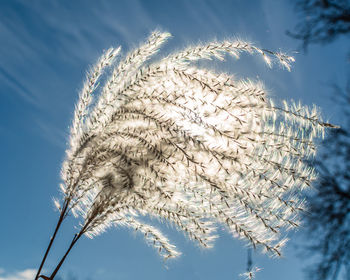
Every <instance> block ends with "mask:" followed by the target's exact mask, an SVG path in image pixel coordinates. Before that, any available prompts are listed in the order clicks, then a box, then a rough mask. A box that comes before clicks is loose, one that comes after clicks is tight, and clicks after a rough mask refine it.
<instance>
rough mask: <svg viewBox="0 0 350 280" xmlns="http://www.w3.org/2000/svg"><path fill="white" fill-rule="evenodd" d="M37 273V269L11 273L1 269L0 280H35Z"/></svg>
mask: <svg viewBox="0 0 350 280" xmlns="http://www.w3.org/2000/svg"><path fill="white" fill-rule="evenodd" d="M35 273H36V269H32V268H28V269H24V270H19V271H15V272H9V273H7V272H6V271H5V269H3V268H0V280H33V278H34V276H35Z"/></svg>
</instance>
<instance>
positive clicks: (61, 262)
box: [43, 219, 92, 280]
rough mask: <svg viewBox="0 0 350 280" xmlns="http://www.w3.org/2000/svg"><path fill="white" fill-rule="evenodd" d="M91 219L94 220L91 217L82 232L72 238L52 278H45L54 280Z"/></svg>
mask: <svg viewBox="0 0 350 280" xmlns="http://www.w3.org/2000/svg"><path fill="white" fill-rule="evenodd" d="M91 221H92V220H91V219H90V220H89V221H88V222H87V223H86V224H85V225H84V226H83V227H82V229H81V230H80V232H79V233H77V234H75V235H74V237H73V240H72V242H71V244H70V245H69V247H68V249H67V251H66V253H65V254H64V256H63V257H62V259H61V260H60V262H59V263H58V265H57V266H56V268H55V270H54V271H53V272H52V274H51V276H50V278H48V277H46V276H44V277H43V278H44V279H48V280H53V279H54V277H55V276H56V274H57V272H58V270H59V269H60V268H61V266H62V264H63V262H64V261H65V259H66V257H67V256H68V254H69V252H70V251H71V250H72V248H73V246H74V245H75V243H76V242H77V241H78V240H79V238H80V237H82V236H83V234H84V233H85V231H86V230H87V228H88V226H89V224H90V222H91Z"/></svg>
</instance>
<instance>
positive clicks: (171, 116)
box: [60, 31, 331, 258]
mask: <svg viewBox="0 0 350 280" xmlns="http://www.w3.org/2000/svg"><path fill="white" fill-rule="evenodd" d="M169 37H170V34H169V33H161V32H158V31H156V32H154V33H152V34H151V36H150V37H149V39H148V41H147V42H146V43H144V44H143V45H141V46H140V47H139V48H138V49H136V50H134V51H132V52H130V53H129V54H127V55H126V57H125V58H124V59H121V60H120V62H119V64H117V65H116V66H115V64H114V61H115V58H116V56H117V54H119V51H120V48H117V49H110V50H108V51H107V52H106V53H105V54H104V55H103V56H102V58H101V59H100V60H99V61H98V62H97V64H96V66H94V67H93V68H92V70H91V73H90V74H89V76H88V79H87V81H86V83H85V85H84V86H83V90H82V93H81V94H80V98H79V101H78V105H77V107H76V110H75V114H74V119H73V124H72V127H71V138H70V146H69V148H68V150H67V156H66V160H65V162H64V164H63V168H62V180H63V184H62V188H61V189H62V191H63V195H64V198H63V200H62V206H60V209H61V211H63V212H64V213H68V212H69V211H72V212H73V213H74V214H75V215H76V216H80V217H82V219H83V220H82V223H81V232H80V233H81V234H86V235H87V236H89V237H93V236H95V235H98V234H100V233H101V232H103V231H104V230H106V229H107V228H108V227H110V226H126V227H129V228H132V229H136V230H138V231H139V232H141V233H142V234H144V235H145V237H146V239H147V240H148V242H149V243H150V244H152V245H154V247H156V248H157V249H158V250H159V252H160V253H161V255H162V256H164V257H165V258H171V257H176V256H178V255H179V252H178V251H177V250H176V248H175V246H174V245H172V244H171V243H170V242H169V240H168V239H167V238H166V237H164V236H163V234H162V233H161V232H160V231H159V230H158V229H156V228H154V227H153V226H151V225H148V224H146V223H144V222H143V221H142V219H140V217H141V218H142V216H149V217H156V218H159V219H160V220H164V221H169V222H170V223H172V224H174V225H175V226H176V227H177V228H178V229H179V230H181V231H184V232H185V233H186V234H187V236H188V237H189V238H190V239H192V240H194V241H197V242H198V244H199V245H201V246H203V247H205V248H209V247H211V246H212V245H213V241H214V240H215V238H216V234H215V229H216V227H217V226H218V225H224V226H226V228H227V230H228V231H229V232H231V233H232V235H233V236H235V237H238V238H241V239H245V240H247V241H248V242H249V243H250V244H251V245H252V246H254V247H256V246H258V247H260V248H263V249H264V250H266V251H268V252H270V253H272V254H273V255H278V256H279V255H280V254H281V247H282V246H283V244H284V243H285V241H286V239H285V238H284V237H283V236H281V230H282V229H289V228H293V227H296V226H298V223H299V221H298V213H299V211H300V210H301V209H303V205H304V202H303V201H302V200H301V199H300V198H299V196H298V193H299V192H300V190H301V189H303V188H304V187H308V186H310V184H311V183H312V181H313V180H314V179H315V173H314V171H313V169H312V168H310V167H309V166H308V165H306V164H305V163H304V159H306V158H309V157H310V156H313V155H314V154H315V144H314V138H315V137H318V136H322V135H323V133H324V129H325V127H328V126H331V125H329V124H326V123H324V122H323V121H322V119H321V118H320V116H319V113H318V111H317V110H316V109H309V108H307V107H305V106H302V105H300V104H296V103H294V102H289V103H287V102H284V103H282V104H281V105H275V104H274V103H273V102H272V100H271V99H270V98H269V96H268V94H267V92H266V89H265V88H264V86H263V84H262V83H261V82H255V81H252V80H243V81H237V80H235V79H233V77H231V76H230V75H229V74H226V73H216V72H214V71H212V70H208V69H200V68H198V67H196V66H195V65H194V62H196V61H198V60H203V59H206V60H208V59H209V60H210V59H219V60H224V58H225V55H226V54H228V55H231V56H233V57H235V58H239V55H240V54H241V53H249V54H257V55H258V56H261V57H262V58H263V59H264V60H265V61H266V63H267V64H268V65H272V63H274V62H276V63H279V64H280V65H282V66H283V67H285V68H287V69H288V70H289V69H290V63H291V62H293V61H294V59H293V58H292V57H289V56H287V55H285V54H282V53H274V52H271V51H267V50H263V49H260V48H258V47H256V46H254V45H253V44H251V43H248V42H244V41H241V40H232V41H224V42H210V43H208V44H204V45H199V46H194V47H189V48H186V49H185V50H183V51H180V52H176V53H174V54H170V55H168V56H166V57H165V58H163V59H160V60H158V61H156V62H152V63H148V59H149V58H150V57H151V56H152V55H153V54H155V53H156V52H157V51H158V49H159V47H160V46H161V45H162V44H163V43H164V42H165V41H166V40H167V39H168V38H169ZM109 66H112V67H114V70H113V71H111V76H110V77H107V78H106V79H105V81H106V82H105V84H104V85H102V86H101V87H100V88H99V87H98V85H99V79H100V76H101V74H102V73H103V70H104V68H106V67H109ZM79 236H80V235H79ZM73 241H74V240H73ZM74 242H75V241H74Z"/></svg>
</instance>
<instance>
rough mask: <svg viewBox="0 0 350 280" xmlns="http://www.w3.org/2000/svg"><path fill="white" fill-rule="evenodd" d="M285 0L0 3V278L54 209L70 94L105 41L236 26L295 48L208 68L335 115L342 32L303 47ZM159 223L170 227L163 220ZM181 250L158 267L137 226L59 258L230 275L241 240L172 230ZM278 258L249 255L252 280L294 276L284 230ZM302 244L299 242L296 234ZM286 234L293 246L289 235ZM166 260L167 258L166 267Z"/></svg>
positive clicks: (87, 266)
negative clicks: (206, 242) (277, 61)
mask: <svg viewBox="0 0 350 280" xmlns="http://www.w3.org/2000/svg"><path fill="white" fill-rule="evenodd" d="M292 4H293V3H292V1H273V0H265V1H258V0H256V1H243V0H231V1H225V0H223V1H214V0H213V1H199V0H191V1H185V0H184V1H170V0H168V1H164V0H163V1H161V0H159V1H151V0H149V1H146V0H144V1H141V0H131V1H130V0H129V1H126V0H125V1H71V0H70V1H68V0H61V1H55V0H51V1H25V0H23V1H17V0H7V1H6V0H3V1H0V135H1V137H0V143H1V147H2V149H1V152H0V155H1V158H2V160H1V162H0V165H1V166H0V168H1V169H0V170H1V177H2V183H1V190H2V192H1V196H0V221H1V231H0V236H1V238H0V280H25V279H31V278H30V275H31V273H32V270H31V269H36V268H37V266H38V264H39V262H40V260H41V257H42V254H43V251H44V249H45V247H46V245H47V243H48V241H49V236H50V234H51V231H52V230H53V227H54V225H55V223H56V219H57V217H58V213H57V212H55V211H54V207H53V203H52V198H53V197H55V196H57V195H58V184H59V182H60V177H59V170H60V166H61V163H62V160H63V157H64V151H65V147H66V139H67V135H68V127H69V125H70V120H71V117H72V113H73V109H74V103H75V102H76V100H77V93H78V90H79V89H80V87H81V85H82V81H83V79H84V77H85V73H86V70H87V69H88V66H89V65H91V64H92V63H94V62H95V61H96V59H97V58H98V56H99V55H100V54H101V53H102V51H103V50H104V49H107V48H109V47H110V46H118V45H121V46H122V47H123V50H124V53H125V51H126V50H128V49H129V48H132V47H135V46H137V44H138V43H139V42H140V41H141V40H143V39H145V38H146V37H147V35H148V34H149V33H150V32H151V31H152V30H154V29H155V28H159V29H161V30H166V31H169V32H171V33H172V35H173V38H172V39H171V40H170V42H169V43H168V44H167V46H166V47H165V48H164V49H163V52H162V53H163V54H165V53H167V52H169V51H172V50H176V49H180V48H182V47H184V46H186V45H187V44H194V43H198V42H205V41H209V40H211V39H219V40H220V39H227V38H232V37H234V36H239V37H241V38H244V39H248V40H250V41H253V42H255V43H257V44H258V45H259V46H262V47H264V48H267V49H272V50H283V51H287V52H288V53H290V54H293V55H294V56H295V58H296V63H295V64H294V65H293V68H292V72H288V71H285V70H282V69H279V68H278V67H276V68H274V69H269V68H268V67H266V66H265V65H264V64H263V62H262V61H261V60H259V59H257V58H251V57H247V56H242V58H241V60H240V61H237V62H234V61H233V60H230V61H229V62H227V63H226V64H224V65H222V64H219V63H217V64H216V63H214V64H213V65H214V67H217V68H220V69H223V70H224V71H228V72H231V73H233V74H234V75H236V76H237V77H252V78H254V79H255V78H259V79H261V80H262V81H264V83H265V85H266V87H267V88H268V89H270V91H271V95H272V96H273V97H274V98H276V99H291V98H292V99H296V100H299V99H300V100H301V101H302V102H303V103H305V104H309V105H310V104H312V103H315V104H316V105H318V106H320V107H321V109H322V111H323V115H324V116H325V119H329V120H330V121H333V122H341V118H340V116H338V115H337V110H336V109H335V108H334V105H333V104H332V103H331V101H330V100H331V90H330V89H329V87H328V86H329V84H330V83H333V82H336V83H338V84H339V85H340V86H343V85H345V81H346V77H347V76H349V61H346V54H347V52H348V46H349V41H346V40H345V39H340V40H338V41H336V42H335V43H333V44H330V45H327V46H311V47H310V48H309V52H308V53H307V54H305V53H303V52H299V53H297V52H296V51H297V50H298V46H299V45H300V42H297V41H295V40H293V39H292V38H290V37H288V36H286V35H285V31H286V30H287V29H289V30H291V29H293V27H294V26H295V24H296V23H297V20H298V19H297V16H296V14H295V12H294V10H293V6H292ZM74 222H76V221H74V219H73V218H70V219H69V221H68V222H67V223H66V224H65V225H64V227H63V228H62V230H61V232H60V234H59V236H58V239H57V243H56V244H55V248H54V251H53V252H52V254H50V256H49V259H48V262H47V268H48V269H49V270H50V269H51V268H52V267H53V266H54V265H55V264H56V262H57V259H58V258H59V257H60V256H61V255H62V253H63V252H64V250H65V248H66V246H67V244H68V241H69V240H70V238H71V236H72V233H73V232H74V228H73V226H74ZM165 228H167V227H165ZM166 231H167V234H168V235H169V237H170V238H171V239H172V240H174V241H175V242H176V244H177V245H178V246H179V248H180V249H181V250H182V252H183V255H182V256H181V258H180V259H178V260H175V261H171V262H169V263H167V264H166V265H164V263H163V262H162V260H161V259H160V258H159V257H158V255H157V254H156V252H155V251H154V250H153V249H152V248H149V247H147V245H146V244H145V243H144V241H143V239H142V237H141V236H139V235H137V234H136V235H135V234H133V233H130V232H128V231H127V230H123V229H122V230H120V229H118V230H114V229H112V230H110V231H109V232H107V233H105V234H103V235H101V236H99V237H97V238H95V239H93V240H89V239H83V240H81V242H80V244H79V243H78V246H77V247H76V248H75V249H74V250H73V251H72V253H71V255H70V256H69V259H68V260H67V262H66V264H65V265H64V267H63V268H62V276H65V277H66V276H67V275H68V276H69V275H70V276H72V277H76V279H90V280H95V279H105V280H110V279H111V280H112V279H138V278H142V279H203V280H204V279H238V274H239V273H242V272H244V270H245V267H246V248H245V247H244V244H243V243H242V242H240V241H237V240H234V239H232V238H231V237H230V236H229V235H228V234H226V233H225V232H224V231H222V232H220V234H221V235H222V236H221V238H220V239H219V240H218V241H217V243H216V246H215V248H214V249H212V250H209V251H203V250H201V249H199V248H197V247H196V245H194V244H193V243H191V242H189V241H188V240H186V238H184V236H183V234H182V233H178V232H176V231H175V230H172V229H170V228H168V229H166ZM291 238H292V242H290V243H289V244H288V246H287V248H286V249H285V258H283V259H281V260H277V259H270V258H268V257H267V256H263V255H261V254H254V256H253V258H254V265H257V266H259V267H261V268H263V270H262V271H261V272H259V273H258V275H257V279H269V280H274V279H285V280H288V279H293V280H294V279H302V267H303V263H304V260H301V259H300V257H298V255H297V252H296V250H295V248H294V247H295V243H297V242H296V239H299V240H300V236H298V235H296V234H294V235H291ZM304 242H306V240H304ZM293 244H294V245H293ZM166 266H167V267H166Z"/></svg>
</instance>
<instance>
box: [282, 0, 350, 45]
mask: <svg viewBox="0 0 350 280" xmlns="http://www.w3.org/2000/svg"><path fill="white" fill-rule="evenodd" d="M293 2H294V3H295V8H296V12H297V13H298V15H299V19H300V21H299V23H298V24H297V25H296V26H295V31H287V34H288V35H290V36H291V37H293V38H296V39H299V40H301V41H302V42H303V43H302V46H303V48H304V50H306V49H307V47H308V45H309V44H312V43H322V44H324V43H330V42H332V41H333V40H334V39H336V38H337V37H339V36H341V35H345V36H349V35H350V0H296V1H293Z"/></svg>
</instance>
